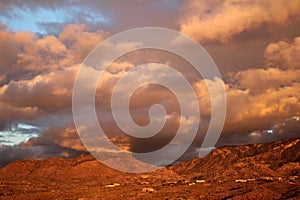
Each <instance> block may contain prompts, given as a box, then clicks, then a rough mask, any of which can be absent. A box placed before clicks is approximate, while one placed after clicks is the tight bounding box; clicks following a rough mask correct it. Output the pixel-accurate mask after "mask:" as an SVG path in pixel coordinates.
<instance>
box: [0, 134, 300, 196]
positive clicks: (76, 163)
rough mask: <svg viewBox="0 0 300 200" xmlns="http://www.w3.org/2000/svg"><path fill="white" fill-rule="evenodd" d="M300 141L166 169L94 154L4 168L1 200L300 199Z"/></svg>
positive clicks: (227, 150)
mask: <svg viewBox="0 0 300 200" xmlns="http://www.w3.org/2000/svg"><path fill="white" fill-rule="evenodd" d="M299 161H300V139H294V140H288V141H278V142H273V143H265V144H254V145H245V146H233V147H221V148H218V149H216V150H214V151H213V152H212V153H210V154H209V155H207V156H206V157H204V158H195V159H193V160H191V161H187V162H184V163H180V164H177V165H173V166H169V167H166V168H163V169H161V170H158V171H155V172H151V173H145V174H130V173H124V172H119V171H115V170H113V169H111V168H109V167H107V166H105V165H103V164H101V163H100V162H99V161H98V160H95V159H94V158H93V157H92V156H91V155H82V156H80V157H77V158H75V159H63V158H50V159H45V160H32V159H24V160H19V161H16V162H13V163H11V164H9V165H7V166H5V167H3V168H2V169H0V199H81V200H83V199H299V198H300V163H299Z"/></svg>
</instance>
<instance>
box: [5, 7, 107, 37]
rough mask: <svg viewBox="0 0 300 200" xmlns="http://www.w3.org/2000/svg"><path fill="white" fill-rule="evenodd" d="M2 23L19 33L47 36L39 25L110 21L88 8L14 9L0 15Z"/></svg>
mask: <svg viewBox="0 0 300 200" xmlns="http://www.w3.org/2000/svg"><path fill="white" fill-rule="evenodd" d="M0 21H1V22H2V23H4V24H6V25H7V26H8V27H9V29H11V30H12V31H14V32H17V31H32V32H35V33H39V34H42V35H45V34H47V30H46V29H45V27H44V26H40V25H39V24H41V23H42V24H48V23H49V24H55V23H66V24H68V23H90V24H99V23H102V24H109V23H110V20H109V19H108V18H105V17H103V16H102V15H101V14H100V13H98V12H95V11H93V10H91V9H89V8H87V7H78V6H70V7H68V8H63V7H62V8H55V9H45V8H37V9H35V10H30V9H26V8H23V9H21V8H13V9H12V10H11V11H9V13H6V14H5V15H0Z"/></svg>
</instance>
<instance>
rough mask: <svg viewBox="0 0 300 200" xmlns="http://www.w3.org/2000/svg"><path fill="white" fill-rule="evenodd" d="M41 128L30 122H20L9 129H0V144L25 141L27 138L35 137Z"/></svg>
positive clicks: (13, 143)
mask: <svg viewBox="0 0 300 200" xmlns="http://www.w3.org/2000/svg"><path fill="white" fill-rule="evenodd" d="M42 131H43V129H41V128H39V127H36V126H32V125H30V124H25V123H20V124H17V125H16V126H13V127H11V128H10V129H7V130H3V131H0V136H1V138H0V139H1V140H0V144H2V145H10V146H12V145H17V144H19V143H20V142H26V141H27V140H28V139H29V138H32V137H37V136H38V135H39V134H40V133H41V132H42Z"/></svg>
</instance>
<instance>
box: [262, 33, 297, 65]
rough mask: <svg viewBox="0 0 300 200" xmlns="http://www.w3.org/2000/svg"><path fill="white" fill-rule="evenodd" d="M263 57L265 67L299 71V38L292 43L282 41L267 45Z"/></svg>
mask: <svg viewBox="0 0 300 200" xmlns="http://www.w3.org/2000/svg"><path fill="white" fill-rule="evenodd" d="M264 56H265V60H266V66H269V67H280V68H283V69H300V37H296V38H294V41H292V42H289V41H285V40H283V41H279V42H273V43H271V44H269V45H268V46H267V48H266V50H265V55H264Z"/></svg>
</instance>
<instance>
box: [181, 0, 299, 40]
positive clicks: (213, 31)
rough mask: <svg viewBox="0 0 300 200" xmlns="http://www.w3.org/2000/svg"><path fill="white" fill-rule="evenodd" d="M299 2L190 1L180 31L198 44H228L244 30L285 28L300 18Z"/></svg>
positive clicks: (258, 0) (265, 0)
mask: <svg viewBox="0 0 300 200" xmlns="http://www.w3.org/2000/svg"><path fill="white" fill-rule="evenodd" d="M299 7H300V2H299V1H298V0H290V1H285V0H278V1H268V0H253V1H250V0H246V1H242V0H225V1H220V0H213V1H197V0H190V1H188V2H187V3H186V5H185V6H184V8H183V11H182V12H183V16H182V19H181V21H180V31H181V32H183V33H185V34H187V35H189V36H191V37H193V38H194V39H196V40H197V41H200V42H204V41H220V42H227V41H228V39H230V38H231V37H233V36H235V35H238V34H240V33H242V32H243V31H247V30H251V29H258V28H261V27H262V26H269V25H285V24H286V23H287V22H288V21H289V20H290V19H291V18H294V17H299V12H298V8H299Z"/></svg>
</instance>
